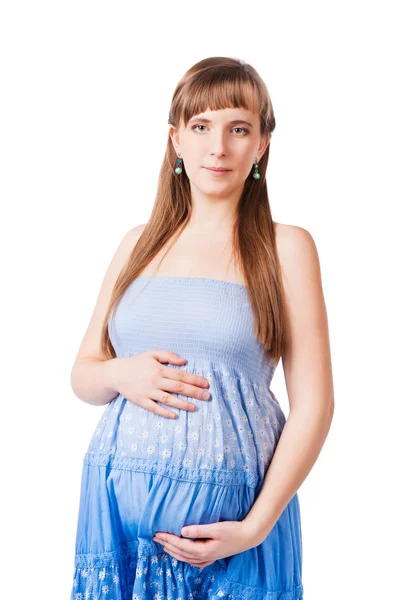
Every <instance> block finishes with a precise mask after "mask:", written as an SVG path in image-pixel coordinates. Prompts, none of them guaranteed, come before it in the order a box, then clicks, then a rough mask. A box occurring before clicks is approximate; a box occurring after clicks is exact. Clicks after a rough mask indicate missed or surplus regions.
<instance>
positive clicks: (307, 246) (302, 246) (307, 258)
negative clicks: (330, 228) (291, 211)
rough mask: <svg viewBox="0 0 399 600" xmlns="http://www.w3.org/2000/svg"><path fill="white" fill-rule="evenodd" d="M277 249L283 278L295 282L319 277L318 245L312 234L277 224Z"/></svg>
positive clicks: (300, 228)
mask: <svg viewBox="0 0 399 600" xmlns="http://www.w3.org/2000/svg"><path fill="white" fill-rule="evenodd" d="M274 225H275V233H276V247H277V252H278V256H279V260H280V264H281V269H282V272H283V277H286V278H287V279H289V281H290V282H292V284H293V285H294V284H295V282H303V280H304V279H308V278H311V279H314V278H315V277H318V276H319V272H320V263H319V256H318V251H317V247H316V243H315V241H314V239H313V237H312V235H311V234H310V232H309V231H308V230H307V229H305V228H303V227H299V226H297V225H286V224H283V223H275V224H274Z"/></svg>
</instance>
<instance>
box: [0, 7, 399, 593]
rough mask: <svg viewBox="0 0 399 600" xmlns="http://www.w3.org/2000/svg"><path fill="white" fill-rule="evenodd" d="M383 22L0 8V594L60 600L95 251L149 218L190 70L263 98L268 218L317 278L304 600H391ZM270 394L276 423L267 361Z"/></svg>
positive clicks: (100, 259)
mask: <svg viewBox="0 0 399 600" xmlns="http://www.w3.org/2000/svg"><path fill="white" fill-rule="evenodd" d="M393 9H394V3H393V2H392V3H389V2H386V1H383V2H381V1H380V2H378V3H377V2H353V1H348V0H346V1H345V2H342V1H339V2H338V1H334V2H309V1H306V0H302V1H301V2H275V3H267V2H258V3H257V2H251V3H233V2H231V1H230V2H204V1H201V2H199V3H193V2H184V3H179V2H174V3H162V4H161V3H159V5H157V4H156V3H155V4H154V3H153V2H152V3H148V4H144V3H140V2H139V3H136V4H135V5H133V2H129V3H127V2H107V3H104V2H100V1H98V0H97V1H96V2H88V1H84V0H80V1H79V2H75V1H71V0H70V1H68V2H59V1H58V2H57V1H54V0H53V1H52V2H43V1H39V0H36V1H35V2H18V1H17V0H13V1H11V0H10V1H8V2H3V3H2V6H1V9H0V55H1V56H0V60H1V65H0V68H1V72H0V77H1V88H2V90H1V94H0V102H1V110H0V119H1V124H0V127H1V133H0V151H1V157H0V159H1V163H0V164H1V177H0V185H1V189H0V192H1V206H2V208H1V215H2V218H1V236H0V237H1V258H2V273H3V275H2V283H3V292H2V295H1V298H2V314H3V319H2V340H3V343H2V360H1V367H2V368H1V370H2V415H1V416H2V419H1V423H2V427H1V430H2V435H1V442H2V484H3V491H2V506H3V509H2V512H1V515H2V521H3V523H2V525H1V528H2V535H1V538H2V542H1V544H2V550H3V557H5V558H3V561H5V562H6V564H4V563H3V564H2V572H3V577H2V582H1V588H2V597H4V598H32V597H33V598H36V597H37V598H40V599H41V600H47V599H48V600H55V599H57V600H61V599H69V594H70V591H71V586H72V573H73V560H74V543H75V533H76V525H77V512H78V502H79V487H80V476H81V467H82V460H83V455H84V452H85V450H86V447H87V445H88V442H89V439H90V437H91V435H92V432H93V431H94V428H95V425H96V423H97V421H98V420H99V419H100V416H101V414H102V412H103V410H105V407H94V406H91V405H89V404H86V403H84V402H82V401H80V400H79V399H77V398H76V396H74V394H73V392H72V390H71V387H70V380H69V378H70V371H71V367H72V364H73V361H74V359H75V355H76V352H77V350H78V347H79V344H80V342H81V339H82V336H83V334H84V331H85V329H86V327H87V324H88V322H89V319H90V316H91V314H92V310H93V308H94V304H95V301H96V298H97V294H98V291H99V288H100V285H101V282H102V278H103V276H104V273H105V270H106V268H107V266H108V264H109V261H110V259H111V257H112V255H113V254H114V252H115V250H116V247H117V246H118V244H119V242H120V240H121V238H122V236H123V235H124V234H125V233H126V231H127V230H128V229H130V228H131V227H133V226H135V225H138V224H142V223H145V222H146V221H147V220H148V218H149V215H150V212H151V209H152V204H153V200H154V195H155V190H156V184H157V178H158V173H159V169H160V165H161V161H162V158H163V154H164V151H165V148H166V141H167V131H168V124H167V119H168V111H169V105H170V101H171V98H172V94H173V91H174V88H175V85H176V84H177V82H178V80H179V79H180V77H181V76H182V75H183V74H184V72H185V71H186V70H187V69H188V68H190V67H191V66H192V65H193V64H194V63H195V62H197V61H199V60H201V59H203V58H206V57H209V56H231V57H235V58H241V59H243V60H245V61H247V62H249V63H251V64H252V65H253V66H254V67H255V68H256V69H257V70H258V72H259V73H260V75H261V76H262V77H263V79H264V80H265V82H266V85H267V86H268V88H269V92H270V94H271V98H272V102H273V106H274V110H275V116H276V129H275V132H274V134H273V139H272V142H271V147H270V159H269V165H268V171H267V180H268V189H269V198H270V202H271V207H272V214H273V219H274V220H275V221H278V222H280V223H287V224H293V225H299V226H301V227H304V228H305V229H307V230H308V231H309V232H310V233H311V234H312V236H313V238H314V240H315V242H316V245H317V248H318V252H319V257H320V262H321V267H322V277H323V289H324V294H325V299H326V304H327V310H328V316H329V327H330V339H331V351H332V359H333V371H334V389H335V415H334V421H333V425H332V428H331V430H330V434H329V436H328V438H327V441H326V443H325V445H324V447H323V449H322V452H321V454H320V456H319V459H318V461H317V462H316V464H315V466H314V468H313V470H312V471H311V473H310V475H309V476H308V477H307V479H306V480H305V482H304V484H303V485H302V486H301V488H300V489H299V499H300V503H301V511H302V530H303V551H304V563H303V585H304V590H305V598H306V600H336V599H337V598H340V599H346V598H347V599H348V600H349V599H352V598H359V599H360V598H362V600H365V599H368V598H370V599H373V600H374V599H375V598H381V599H382V598H394V597H396V595H397V593H398V588H397V564H398V558H399V557H398V549H397V548H398V542H397V540H398V533H399V531H398V519H397V508H398V496H397V492H396V491H394V489H395V484H396V483H397V482H396V480H397V476H398V468H397V463H398V446H397V431H398V416H399V414H398V402H399V394H398V386H397V378H396V373H397V363H398V350H397V348H398V333H399V331H398V319H397V310H398V295H397V292H396V289H395V288H396V286H397V281H396V280H397V275H398V266H397V265H398V245H397V221H396V219H395V214H397V204H398V200H399V198H398V187H399V186H398V167H397V165H398V151H397V147H398V133H399V127H398V106H399V94H398V88H397V86H398V76H397V59H396V60H395V58H394V57H395V54H396V55H397V53H398V43H397V39H398V37H397V21H396V20H395V19H394V18H393V17H394V13H393ZM395 38H396V39H395ZM272 389H273V391H274V393H275V394H276V396H277V398H278V400H279V401H280V403H281V405H282V407H283V410H284V412H285V414H286V415H287V412H288V401H287V396H286V390H285V386H284V379H283V372H282V366H281V362H280V364H279V366H278V369H277V371H276V374H275V378H274V380H273V384H272Z"/></svg>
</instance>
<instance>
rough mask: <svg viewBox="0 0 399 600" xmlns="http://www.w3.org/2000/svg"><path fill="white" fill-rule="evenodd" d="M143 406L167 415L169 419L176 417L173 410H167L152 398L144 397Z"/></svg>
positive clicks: (161, 414) (164, 415) (158, 413)
mask: <svg viewBox="0 0 399 600" xmlns="http://www.w3.org/2000/svg"><path fill="white" fill-rule="evenodd" d="M141 406H142V407H143V408H145V409H146V410H149V411H151V412H153V413H154V414H156V415H159V416H160V417H167V418H168V419H175V418H176V413H175V412H174V411H172V410H167V409H166V408H164V407H163V406H160V405H159V404H158V403H157V402H154V400H153V399H152V398H144V399H143V400H142V404H141Z"/></svg>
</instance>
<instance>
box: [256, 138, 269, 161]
mask: <svg viewBox="0 0 399 600" xmlns="http://www.w3.org/2000/svg"><path fill="white" fill-rule="evenodd" d="M271 137H272V135H271V133H269V135H265V136H263V137H262V140H261V143H260V145H259V148H258V156H259V158H258V161H259V160H260V159H261V158H262V156H263V155H264V153H265V152H266V148H267V147H268V145H269V143H270V140H271Z"/></svg>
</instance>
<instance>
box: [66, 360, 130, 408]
mask: <svg viewBox="0 0 399 600" xmlns="http://www.w3.org/2000/svg"><path fill="white" fill-rule="evenodd" d="M117 360H119V359H118V358H111V359H110V360H103V359H100V358H94V357H93V358H89V357H87V358H80V359H79V360H77V361H76V362H75V364H74V366H73V369H72V372H71V387H72V390H73V392H74V394H75V396H77V397H78V398H79V399H80V400H82V401H83V402H87V404H93V405H94V406H103V405H104V404H109V403H110V402H111V400H113V399H114V398H115V397H116V396H117V395H118V394H119V392H118V391H117V390H116V386H115V383H114V378H113V366H114V364H115V361H117Z"/></svg>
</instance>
